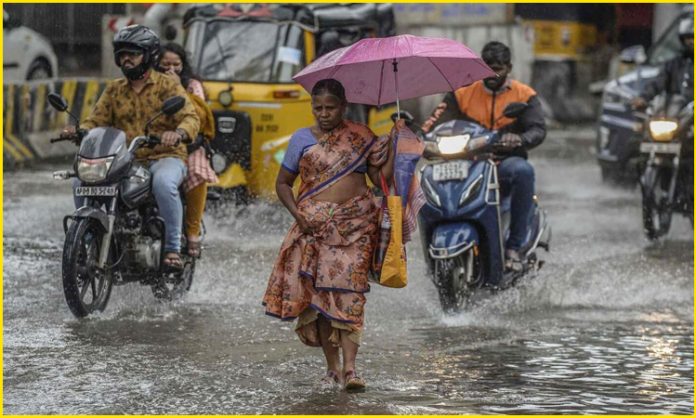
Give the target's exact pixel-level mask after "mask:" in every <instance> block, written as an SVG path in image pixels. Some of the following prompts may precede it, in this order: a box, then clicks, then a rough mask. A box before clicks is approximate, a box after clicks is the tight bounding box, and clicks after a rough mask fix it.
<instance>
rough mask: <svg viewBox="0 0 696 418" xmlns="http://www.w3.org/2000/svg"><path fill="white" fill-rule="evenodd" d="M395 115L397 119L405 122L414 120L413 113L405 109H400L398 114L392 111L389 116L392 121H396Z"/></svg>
mask: <svg viewBox="0 0 696 418" xmlns="http://www.w3.org/2000/svg"><path fill="white" fill-rule="evenodd" d="M397 116H398V118H399V119H403V120H405V121H406V122H413V120H414V117H413V115H412V114H411V113H410V112H409V111H407V110H402V111H401V112H400V113H399V114H398V115H397V114H396V112H394V113H392V114H391V116H390V117H391V120H392V122H396V119H397Z"/></svg>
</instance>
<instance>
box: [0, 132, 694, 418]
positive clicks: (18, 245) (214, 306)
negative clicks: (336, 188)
mask: <svg viewBox="0 0 696 418" xmlns="http://www.w3.org/2000/svg"><path fill="white" fill-rule="evenodd" d="M592 137H593V135H592V132H591V128H584V129H580V130H578V129H575V128H573V129H568V130H567V131H559V130H555V131H551V132H550V134H549V138H548V139H547V141H546V143H544V145H542V147H541V148H539V149H537V150H535V151H533V152H532V161H533V163H534V165H535V167H536V172H537V190H538V194H539V196H540V200H541V202H542V205H543V206H544V208H545V209H546V210H547V211H548V214H549V218H550V222H551V223H552V226H553V235H554V238H553V240H552V242H551V244H552V245H551V247H552V248H551V249H552V252H551V253H550V254H548V255H545V254H542V256H544V258H545V259H546V260H547V264H546V265H545V266H544V268H543V269H542V270H541V272H540V273H539V274H538V276H537V277H535V278H532V279H528V280H525V281H524V282H522V283H520V285H519V286H518V287H516V288H514V289H511V290H509V291H506V292H503V293H501V294H498V295H495V296H494V297H491V298H488V299H485V300H483V301H481V302H480V303H479V304H478V305H477V306H475V307H474V308H473V309H472V310H471V311H468V312H465V313H462V314H458V315H456V316H444V315H443V314H442V312H441V310H440V307H439V303H438V298H437V294H436V292H435V289H434V286H433V285H432V284H431V283H430V281H429V279H428V278H427V277H426V276H425V265H424V263H423V261H422V255H421V252H420V249H419V248H418V245H419V240H418V239H416V240H414V242H413V243H411V244H409V248H408V251H409V262H410V264H409V275H410V283H409V285H408V287H407V288H405V289H400V290H395V289H387V288H380V287H378V286H373V288H372V292H371V293H370V294H369V295H368V304H367V317H366V330H365V335H364V344H363V346H362V348H361V351H360V355H359V357H358V370H359V371H360V372H361V373H362V375H363V376H364V377H365V379H366V381H367V383H368V389H367V391H366V392H365V393H361V394H348V393H345V392H343V391H340V390H327V389H322V388H321V387H320V385H319V384H318V382H319V379H320V377H321V376H322V374H323V370H324V364H323V360H322V355H321V352H320V350H319V349H311V348H307V347H304V346H303V345H302V344H301V343H300V342H299V341H298V340H297V338H296V337H295V335H294V332H293V331H292V325H291V324H290V323H283V322H280V321H277V320H275V319H273V318H270V317H268V316H265V315H264V314H263V308H262V306H261V303H260V302H261V296H262V294H263V291H264V289H265V286H266V281H267V278H268V274H269V272H270V270H271V266H272V263H273V261H274V258H275V256H276V254H277V251H278V248H279V245H280V242H281V240H282V237H283V235H284V233H285V231H286V229H287V228H288V226H289V225H290V217H289V215H286V213H285V211H284V210H282V209H281V208H280V207H279V206H277V205H270V204H255V205H252V206H250V207H248V208H246V209H244V210H231V211H230V212H229V213H228V216H227V217H224V218H218V219H212V218H206V222H207V229H208V236H207V248H206V250H205V254H204V257H203V259H202V260H201V262H200V264H199V266H198V271H197V275H196V277H195V280H194V285H193V287H192V290H191V292H190V294H189V295H188V296H187V297H186V298H185V300H184V301H182V302H178V303H175V304H159V303H156V302H155V300H154V298H153V296H152V294H151V292H150V289H149V288H147V287H143V286H139V285H137V284H130V285H126V286H121V287H116V288H114V291H113V294H112V298H111V301H110V303H109V306H108V308H107V310H106V311H105V312H104V313H103V314H101V315H98V316H94V317H90V318H88V319H86V320H76V319H75V318H73V316H72V315H71V313H70V311H69V310H68V308H67V306H66V304H65V301H64V299H63V293H62V288H61V279H60V271H61V268H60V257H61V249H62V240H63V231H62V226H61V219H62V217H63V216H64V215H65V214H66V213H68V212H69V211H70V210H71V205H72V200H71V196H70V187H69V184H68V183H57V182H55V181H53V180H52V179H51V176H50V172H51V171H52V170H53V169H58V168H63V167H60V166H43V167H39V168H36V169H34V170H32V171H29V170H24V171H19V172H6V173H5V177H4V187H5V189H4V190H5V192H4V201H3V207H4V231H3V234H4V293H3V296H4V396H3V402H4V413H5V414H29V413H33V414H272V413H278V414H392V413H396V414H450V413H456V414H473V413H475V414H509V413H515V414H523V413H524V414H537V413H544V414H560V413H586V414H605V413H610V414H633V413H641V414H645V413H649V414H653V413H655V414H657V413H668V414H692V413H693V401H694V398H693V393H694V392H693V378H694V375H693V352H694V350H693V344H694V339H693V280H692V278H693V273H694V271H693V232H692V229H691V226H690V224H689V222H688V221H687V220H686V219H684V218H681V217H676V218H675V222H674V224H673V226H672V232H671V233H670V235H669V236H668V237H667V239H665V240H664V241H662V242H660V243H657V244H650V243H648V242H647V241H646V240H645V239H644V237H643V232H642V230H641V222H640V207H639V200H640V193H639V191H638V190H637V189H636V190H621V189H615V188H611V187H609V186H606V185H603V184H601V182H600V180H599V168H598V166H597V164H596V162H595V160H594V156H593V155H592V154H591V147H592V144H593V141H592Z"/></svg>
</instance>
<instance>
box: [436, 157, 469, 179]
mask: <svg viewBox="0 0 696 418" xmlns="http://www.w3.org/2000/svg"><path fill="white" fill-rule="evenodd" d="M468 175H469V162H468V161H450V162H447V163H442V164H437V165H434V166H433V180H435V181H448V180H463V179H465V178H466V177H467V176H468Z"/></svg>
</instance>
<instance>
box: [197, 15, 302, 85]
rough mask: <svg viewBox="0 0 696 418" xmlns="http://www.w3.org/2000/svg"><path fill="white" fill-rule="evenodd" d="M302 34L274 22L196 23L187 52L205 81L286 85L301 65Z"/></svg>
mask: <svg viewBox="0 0 696 418" xmlns="http://www.w3.org/2000/svg"><path fill="white" fill-rule="evenodd" d="M302 33H303V32H302V30H301V29H300V28H298V27H296V26H294V25H290V24H278V23H273V22H253V21H229V20H213V21H209V22H195V23H194V24H193V25H191V28H190V30H189V35H188V37H187V49H188V50H189V51H192V52H193V67H194V71H195V72H196V73H197V74H198V75H199V76H200V77H201V78H203V79H204V80H213V81H235V82H252V83H253V82H256V83H288V82H292V78H291V77H292V75H293V74H295V73H296V72H298V71H299V70H300V69H301V65H302V63H303V62H304V54H303V51H302V50H303V47H302V46H303V36H302Z"/></svg>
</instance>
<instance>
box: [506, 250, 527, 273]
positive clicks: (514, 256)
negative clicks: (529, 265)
mask: <svg viewBox="0 0 696 418" xmlns="http://www.w3.org/2000/svg"><path fill="white" fill-rule="evenodd" d="M522 263H523V260H522V256H521V255H520V253H519V251H517V250H513V249H507V250H505V271H506V272H513V273H519V272H521V271H522V270H523V269H524V266H523V264H522Z"/></svg>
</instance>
